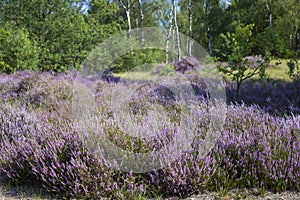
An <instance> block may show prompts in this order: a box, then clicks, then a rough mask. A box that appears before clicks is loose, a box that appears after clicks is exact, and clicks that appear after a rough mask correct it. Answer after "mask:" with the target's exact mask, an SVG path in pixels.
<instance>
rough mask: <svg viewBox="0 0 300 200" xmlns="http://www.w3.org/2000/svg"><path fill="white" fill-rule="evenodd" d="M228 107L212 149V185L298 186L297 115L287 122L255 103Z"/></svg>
mask: <svg viewBox="0 0 300 200" xmlns="http://www.w3.org/2000/svg"><path fill="white" fill-rule="evenodd" d="M228 111H229V112H228V116H227V118H226V124H225V127H224V129H225V130H224V132H223V134H222V136H221V138H220V140H219V141H218V143H217V145H216V147H215V149H214V150H213V155H214V156H215V159H216V165H217V171H216V173H215V175H214V176H213V177H212V180H213V181H212V183H213V184H212V185H211V187H213V188H215V187H217V188H218V189H222V190H223V189H231V188H236V187H246V188H253V187H256V188H265V189H268V190H273V191H285V190H299V186H300V185H299V178H300V177H299V169H300V165H299V159H300V157H299V150H300V129H299V117H291V118H290V119H289V120H288V123H287V122H286V121H285V120H283V119H281V118H279V117H275V116H271V115H269V114H266V113H264V112H263V111H262V110H260V109H258V108H257V107H249V108H248V107H245V106H231V107H229V110H228ZM297 152H298V153H297Z"/></svg>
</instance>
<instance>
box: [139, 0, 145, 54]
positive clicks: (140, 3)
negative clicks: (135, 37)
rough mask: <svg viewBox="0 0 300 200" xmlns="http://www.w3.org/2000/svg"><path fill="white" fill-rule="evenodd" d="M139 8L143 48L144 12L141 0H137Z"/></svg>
mask: <svg viewBox="0 0 300 200" xmlns="http://www.w3.org/2000/svg"><path fill="white" fill-rule="evenodd" d="M139 9H140V18H141V28H142V48H143V51H144V49H145V40H144V30H143V28H144V12H143V7H142V0H139Z"/></svg>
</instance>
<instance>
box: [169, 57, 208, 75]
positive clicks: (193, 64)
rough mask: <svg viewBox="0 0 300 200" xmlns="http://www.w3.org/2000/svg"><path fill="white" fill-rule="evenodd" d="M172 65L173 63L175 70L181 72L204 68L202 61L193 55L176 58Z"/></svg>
mask: <svg viewBox="0 0 300 200" xmlns="http://www.w3.org/2000/svg"><path fill="white" fill-rule="evenodd" d="M173 65H174V70H175V71H176V72H180V73H183V74H184V73H186V72H188V71H192V70H200V69H203V68H204V66H203V65H202V63H201V62H200V61H199V60H198V59H197V58H194V57H185V58H182V59H181V60H177V61H176V62H174V63H173Z"/></svg>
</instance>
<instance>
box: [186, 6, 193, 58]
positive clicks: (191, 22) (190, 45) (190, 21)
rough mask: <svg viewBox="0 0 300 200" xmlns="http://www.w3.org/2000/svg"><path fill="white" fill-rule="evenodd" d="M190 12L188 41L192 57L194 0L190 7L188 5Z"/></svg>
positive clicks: (189, 52) (189, 53)
mask: <svg viewBox="0 0 300 200" xmlns="http://www.w3.org/2000/svg"><path fill="white" fill-rule="evenodd" d="M188 10H189V41H188V49H187V50H188V55H189V56H190V57H191V56H192V44H191V43H192V41H191V39H192V37H193V29H192V25H193V14H192V0H189V5H188Z"/></svg>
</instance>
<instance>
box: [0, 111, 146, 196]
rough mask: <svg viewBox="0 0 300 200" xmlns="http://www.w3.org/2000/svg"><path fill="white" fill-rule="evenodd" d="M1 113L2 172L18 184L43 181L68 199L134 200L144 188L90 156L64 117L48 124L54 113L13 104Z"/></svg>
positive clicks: (53, 191) (127, 176)
mask: <svg viewBox="0 0 300 200" xmlns="http://www.w3.org/2000/svg"><path fill="white" fill-rule="evenodd" d="M10 113H11V114H10ZM0 114H1V115H0V119H1V121H0V122H1V127H2V128H1V129H0V130H1V131H0V134H1V142H0V144H1V148H0V153H1V154H0V158H1V163H0V164H1V165H0V166H1V174H2V175H3V176H4V177H6V178H7V179H8V180H9V181H11V182H12V183H15V184H22V183H29V182H39V183H41V184H42V186H43V187H44V188H45V189H46V190H47V191H49V192H52V193H56V194H60V195H62V196H63V197H68V198H69V197H78V198H96V197H97V198H98V197H100V196H102V197H111V198H117V199H124V198H125V199H128V198H133V197H134V196H135V195H137V194H140V193H141V194H142V193H144V188H143V185H139V184H138V183H135V181H134V180H135V178H136V177H134V176H133V175H132V174H130V173H125V174H123V173H121V172H118V171H116V170H113V169H112V168H109V166H107V164H106V163H104V161H103V160H97V159H95V158H94V157H93V156H92V155H90V154H89V153H88V151H87V150H86V148H85V147H84V146H83V145H82V142H81V141H80V139H79V137H78V134H76V132H74V131H72V127H71V126H69V125H70V124H68V122H64V120H63V119H59V118H56V121H58V124H52V123H47V122H49V119H48V118H43V117H42V116H39V117H37V116H35V115H34V114H33V113H29V112H26V111H25V110H24V109H22V108H20V109H15V108H13V107H11V106H7V107H3V108H2V109H1V113H0ZM50 121H51V120H50ZM20 126H21V127H22V128H20Z"/></svg>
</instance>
